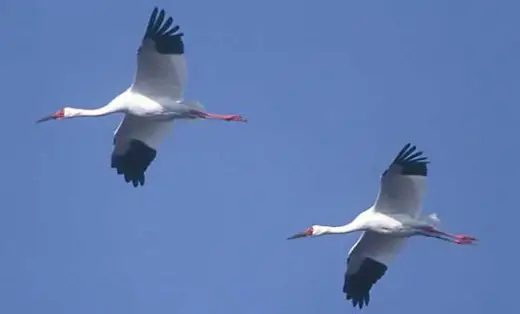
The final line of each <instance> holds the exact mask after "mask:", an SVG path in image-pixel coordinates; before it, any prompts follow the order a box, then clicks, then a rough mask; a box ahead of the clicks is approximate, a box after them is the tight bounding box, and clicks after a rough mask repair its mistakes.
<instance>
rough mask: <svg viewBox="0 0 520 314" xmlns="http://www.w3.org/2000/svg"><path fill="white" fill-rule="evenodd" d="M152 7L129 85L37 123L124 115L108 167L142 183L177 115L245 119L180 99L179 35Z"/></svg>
mask: <svg viewBox="0 0 520 314" xmlns="http://www.w3.org/2000/svg"><path fill="white" fill-rule="evenodd" d="M178 30H179V26H177V25H174V24H173V18H171V17H168V18H166V13H165V11H164V10H160V11H159V9H158V8H155V9H154V10H153V12H152V14H151V16H150V20H149V22H148V26H147V29H146V32H145V34H144V37H143V39H142V42H141V46H140V47H139V49H138V53H137V70H136V73H135V76H134V81H133V83H132V85H131V86H130V87H129V88H128V89H127V90H125V91H124V92H123V93H121V94H120V95H118V96H117V97H116V98H114V99H113V100H112V101H111V102H109V103H108V104H107V105H106V106H103V107H101V108H98V109H78V108H71V107H65V108H63V109H60V110H58V111H57V112H56V113H54V114H52V115H49V116H46V117H44V118H42V119H40V120H38V121H37V122H43V121H48V120H59V119H65V118H74V117H99V116H104V115H108V114H112V113H123V114H124V117H123V119H122V121H121V123H120V124H119V126H118V127H117V129H116V131H115V133H114V141H113V143H114V149H113V152H112V158H111V160H112V161H111V166H112V168H115V169H116V171H117V173H118V174H122V175H123V176H124V178H125V181H126V182H132V184H133V185H134V186H138V185H139V184H140V185H143V184H144V182H145V172H146V169H147V168H148V166H149V165H150V164H151V162H152V161H153V160H154V159H155V157H156V155H157V148H158V146H159V144H160V143H161V142H162V140H163V139H164V137H165V136H166V134H167V133H168V132H169V131H170V130H171V128H172V124H173V121H174V120H175V119H216V120H224V121H239V122H246V121H247V120H246V119H245V118H244V117H242V116H240V115H220V114H212V113H207V112H206V111H205V110H204V107H203V106H202V105H201V104H200V103H199V102H198V101H190V100H184V99H183V90H184V85H185V81H186V60H185V57H184V42H183V40H182V36H183V35H184V34H183V33H179V32H178Z"/></svg>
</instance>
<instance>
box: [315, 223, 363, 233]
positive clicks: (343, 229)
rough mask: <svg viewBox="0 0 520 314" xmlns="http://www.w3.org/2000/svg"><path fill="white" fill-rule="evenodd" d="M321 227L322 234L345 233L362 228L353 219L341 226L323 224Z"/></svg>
mask: <svg viewBox="0 0 520 314" xmlns="http://www.w3.org/2000/svg"><path fill="white" fill-rule="evenodd" d="M323 228H324V229H325V232H324V233H323V234H345V233H351V232H356V231H361V230H364V228H363V226H362V225H361V224H360V223H359V222H357V221H355V220H354V221H352V222H350V223H348V224H346V225H343V226H323Z"/></svg>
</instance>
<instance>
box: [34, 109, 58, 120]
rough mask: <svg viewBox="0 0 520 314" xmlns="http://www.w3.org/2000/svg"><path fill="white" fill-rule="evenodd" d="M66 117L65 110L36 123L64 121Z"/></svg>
mask: <svg viewBox="0 0 520 314" xmlns="http://www.w3.org/2000/svg"><path fill="white" fill-rule="evenodd" d="M64 117H65V109H60V110H58V111H56V112H55V113H53V114H51V115H48V116H45V117H43V118H41V119H40V120H37V121H36V123H41V122H45V121H49V120H57V119H63V118H64Z"/></svg>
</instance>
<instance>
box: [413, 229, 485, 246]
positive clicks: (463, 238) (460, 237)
mask: <svg viewBox="0 0 520 314" xmlns="http://www.w3.org/2000/svg"><path fill="white" fill-rule="evenodd" d="M421 229H423V230H424V231H427V232H430V233H433V234H437V235H443V236H445V237H448V238H449V241H451V242H453V243H457V244H473V242H475V241H478V239H477V238H475V237H472V236H468V235H464V234H451V233H447V232H442V231H440V230H437V229H435V228H433V227H423V228H421Z"/></svg>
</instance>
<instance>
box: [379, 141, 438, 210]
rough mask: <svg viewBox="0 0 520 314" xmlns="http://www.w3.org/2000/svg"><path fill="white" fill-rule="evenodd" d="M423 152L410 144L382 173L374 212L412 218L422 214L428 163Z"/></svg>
mask: <svg viewBox="0 0 520 314" xmlns="http://www.w3.org/2000/svg"><path fill="white" fill-rule="evenodd" d="M422 154H423V152H416V147H415V146H412V145H411V144H410V143H408V144H406V145H405V146H404V147H403V149H401V151H400V152H399V154H397V156H396V157H395V159H394V161H393V162H392V164H391V165H390V167H389V168H388V169H387V170H385V172H383V175H382V176H381V183H380V187H379V193H378V195H377V199H376V201H375V203H374V210H375V211H378V212H384V213H391V214H408V215H411V216H413V217H416V216H417V215H418V214H419V212H420V209H421V201H422V195H423V192H424V183H425V179H426V175H427V174H428V168H427V164H428V163H429V161H428V160H427V157H421V155H422Z"/></svg>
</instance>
